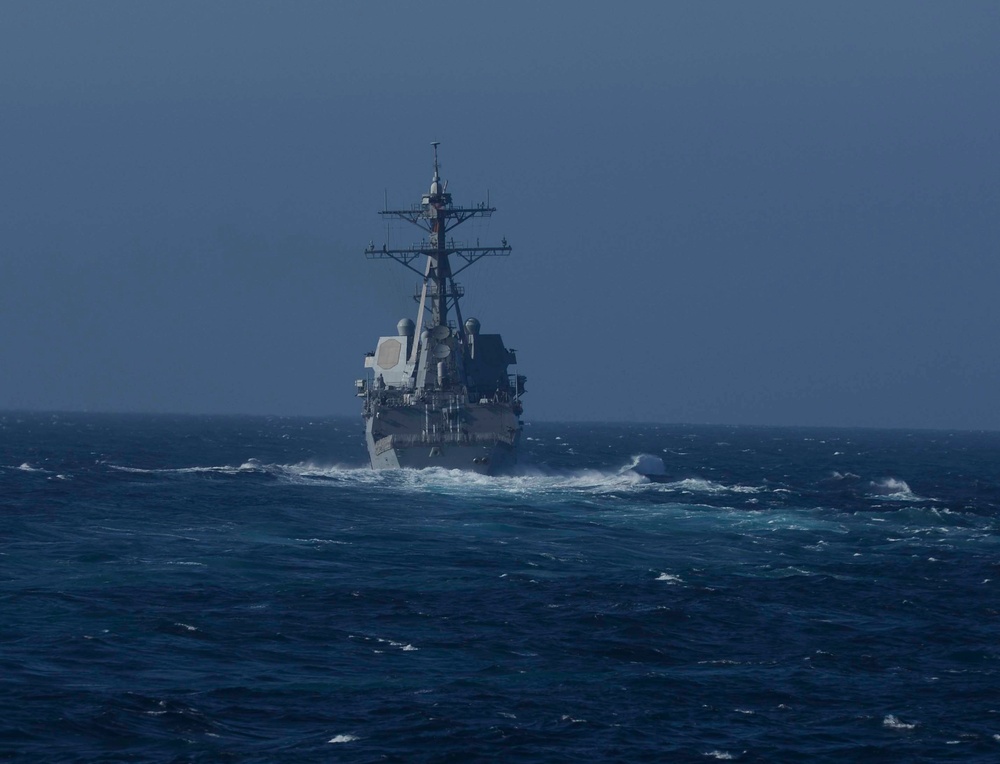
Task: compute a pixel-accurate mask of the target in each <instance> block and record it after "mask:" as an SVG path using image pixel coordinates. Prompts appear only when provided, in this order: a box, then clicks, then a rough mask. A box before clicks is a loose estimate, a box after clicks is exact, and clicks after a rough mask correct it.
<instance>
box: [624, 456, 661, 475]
mask: <svg viewBox="0 0 1000 764" xmlns="http://www.w3.org/2000/svg"><path fill="white" fill-rule="evenodd" d="M625 469H627V470H632V471H633V472H638V473H639V474H640V475H665V474H667V468H666V466H665V465H664V464H663V459H661V458H660V457H659V456H654V455H653V454H638V455H636V456H633V457H632V463H631V464H629V465H628V466H627V467H626V468H625Z"/></svg>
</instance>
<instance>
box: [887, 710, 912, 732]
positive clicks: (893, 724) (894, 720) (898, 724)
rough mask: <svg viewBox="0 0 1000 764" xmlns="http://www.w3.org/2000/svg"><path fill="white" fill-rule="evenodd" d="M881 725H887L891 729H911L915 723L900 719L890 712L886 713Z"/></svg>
mask: <svg viewBox="0 0 1000 764" xmlns="http://www.w3.org/2000/svg"><path fill="white" fill-rule="evenodd" d="M882 726H883V727H887V728H889V729H891V730H912V729H914V728H915V727H916V726H917V725H916V724H911V723H909V722H904V721H901V720H900V719H899V717H898V716H893V715H892V714H888V715H887V716H886V717H885V718H884V719H883V720H882Z"/></svg>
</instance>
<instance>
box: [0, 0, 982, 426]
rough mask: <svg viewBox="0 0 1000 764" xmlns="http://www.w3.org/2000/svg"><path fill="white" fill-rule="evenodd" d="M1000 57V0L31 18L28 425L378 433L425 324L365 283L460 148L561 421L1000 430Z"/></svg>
mask: <svg viewBox="0 0 1000 764" xmlns="http://www.w3.org/2000/svg"><path fill="white" fill-rule="evenodd" d="M998 41H1000V5H998V4H997V3H996V2H961V3H940V2H937V3H921V2H876V3H871V2H857V3H843V2H839V3H824V4H819V3H801V2H787V3H776V2H762V3H743V2H731V3H667V2H662V1H660V0H657V1H648V2H620V3H607V2H580V1H578V0H575V1H574V2H559V3H557V2H552V3H540V2H533V3H525V2H502V3H500V2H494V3H478V2H435V3H412V2H406V3H404V2H397V3H392V2H386V3H382V2H364V3H362V2H358V3H346V2H345V3H327V2H322V3H321V2H296V3H284V2H272V3H255V2H227V3H212V2H201V1H200V2H190V3H185V2H170V3H154V2H124V1H122V2H115V3H111V2H88V3H69V2H64V3H48V2H37V1H33V2H6V3H4V5H3V11H2V19H0V68H2V70H3V72H4V75H3V77H2V78H0V326H2V331H0V409H43V410H44V409H57V410H90V411H144V412H160V411H163V412H186V413H271V414H309V415H316V416H319V415H331V414H355V413H357V412H358V410H359V402H358V400H357V399H356V398H354V397H353V381H354V379H355V378H357V377H360V376H362V375H363V357H364V353H365V352H366V351H368V350H372V349H373V348H374V346H375V342H376V340H377V337H378V336H379V335H381V334H391V333H394V331H395V324H396V321H397V320H399V319H400V318H402V317H404V316H411V317H414V316H415V311H416V307H415V305H414V303H413V301H412V293H413V288H414V281H415V277H413V275H412V274H410V273H409V272H408V271H406V270H405V269H403V268H401V267H400V266H398V265H396V264H394V263H392V262H377V261H371V262H369V261H367V260H365V258H364V254H363V250H364V248H365V246H367V244H368V242H369V241H370V240H374V241H375V242H376V243H377V244H379V245H380V244H381V243H382V241H384V240H385V235H386V231H385V227H384V223H383V222H381V220H380V218H379V217H378V216H377V214H376V213H377V211H378V210H379V209H380V208H381V206H382V202H383V195H384V194H385V193H387V194H388V199H389V202H390V204H394V205H400V204H405V205H408V204H410V203H411V202H417V201H419V196H420V194H421V193H423V192H424V191H425V190H426V188H427V186H428V184H429V182H430V178H431V148H430V142H431V141H432V140H440V141H441V142H442V145H441V159H442V174H443V175H444V177H445V178H447V179H448V180H449V182H450V185H449V191H451V192H452V193H453V195H454V197H455V201H456V202H467V203H477V202H479V201H483V200H485V198H486V194H487V192H489V195H490V201H491V203H492V204H493V205H494V206H496V207H497V208H498V212H497V213H496V215H495V216H494V217H493V219H492V220H491V221H490V223H489V224H488V225H481V226H479V227H477V228H471V227H470V230H469V231H468V232H465V236H466V237H480V238H481V240H482V241H483V242H486V241H499V239H500V237H501V236H506V237H507V238H508V240H509V242H510V244H511V245H512V246H513V248H514V250H513V254H512V256H511V257H510V258H506V259H501V258H496V259H492V260H490V261H483V262H482V263H480V264H478V265H476V266H474V267H472V268H470V269H469V270H468V271H466V272H465V273H463V274H462V277H460V279H459V280H460V281H461V282H462V283H463V284H464V286H465V287H466V291H467V298H466V300H465V302H464V312H465V314H466V315H475V316H477V317H478V318H479V319H480V320H481V321H482V323H483V331H485V332H497V331H498V332H501V333H502V334H503V337H504V339H505V341H506V344H507V346H508V347H512V348H516V349H517V351H518V359H519V367H518V371H519V372H521V373H524V374H526V375H527V376H528V395H527V396H526V397H525V418H526V419H527V420H528V421H531V420H559V419H564V420H565V419H598V420H638V421H657V422H692V423H731V424H776V425H845V426H853V425H862V426H892V427H938V428H974V429H980V428H989V429H1000V352H998V346H1000V341H998V335H1000V300H998V290H1000V214H998V212H1000V97H998V94H1000V44H998ZM467 225H470V226H471V224H467ZM459 231H461V229H459ZM459 231H456V236H458V235H459ZM390 236H391V237H392V240H393V241H395V242H396V243H409V242H410V240H411V239H414V238H416V237H417V236H418V234H417V232H416V230H415V229H413V233H411V232H410V231H407V230H404V229H400V228H395V229H393V230H392V231H390ZM358 421H359V426H360V417H359V420H358Z"/></svg>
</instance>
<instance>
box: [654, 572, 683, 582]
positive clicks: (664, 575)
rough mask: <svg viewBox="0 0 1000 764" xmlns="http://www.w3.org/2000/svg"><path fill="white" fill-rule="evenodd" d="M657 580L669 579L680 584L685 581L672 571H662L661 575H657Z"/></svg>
mask: <svg viewBox="0 0 1000 764" xmlns="http://www.w3.org/2000/svg"><path fill="white" fill-rule="evenodd" d="M656 580H657V581H668V582H670V583H671V584H680V583H683V580H682V579H681V577H680V576H675V575H673V574H671V573H661V574H660V575H658V576H657V577H656Z"/></svg>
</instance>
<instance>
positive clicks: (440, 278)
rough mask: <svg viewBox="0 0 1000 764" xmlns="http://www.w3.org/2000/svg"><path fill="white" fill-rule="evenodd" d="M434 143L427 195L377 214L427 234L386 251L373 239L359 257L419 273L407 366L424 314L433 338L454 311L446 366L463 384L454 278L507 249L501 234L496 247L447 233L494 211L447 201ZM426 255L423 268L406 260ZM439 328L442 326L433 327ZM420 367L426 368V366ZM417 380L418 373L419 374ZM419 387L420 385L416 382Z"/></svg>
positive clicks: (458, 291)
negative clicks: (405, 206) (457, 261)
mask: <svg viewBox="0 0 1000 764" xmlns="http://www.w3.org/2000/svg"><path fill="white" fill-rule="evenodd" d="M431 145H432V146H433V147H434V177H433V178H432V180H431V187H430V190H429V192H428V193H426V194H424V195H423V197H422V199H421V201H420V204H414V205H412V206H411V207H410V208H409V209H395V210H393V209H385V210H381V211H380V212H379V214H380V215H381V216H382V217H383V218H398V219H400V220H405V221H406V222H408V223H412V224H413V225H415V226H417V227H419V228H422V229H424V230H426V231H427V237H426V238H424V239H423V240H421V241H420V242H419V243H417V244H413V245H411V246H409V247H403V248H400V249H390V248H389V247H388V246H387V245H386V244H383V245H382V248H381V249H376V248H375V245H374V243H373V244H370V245H369V246H368V248H367V249H366V250H365V257H367V258H368V259H374V260H382V259H390V260H395V261H396V262H398V263H400V264H401V265H404V266H405V267H407V268H409V269H410V270H411V271H413V272H414V273H416V274H417V275H418V276H420V277H421V279H422V282H423V285H422V287H421V290H420V295H419V297H418V300H419V302H420V309H419V311H418V314H417V325H416V338H417V341H416V342H414V343H413V349H412V352H411V354H410V357H409V359H408V362H409V364H410V366H411V368H412V366H413V364H414V363H415V362H416V360H417V359H418V358H419V357H420V355H419V354H420V353H421V351H422V350H423V351H426V348H422V347H421V346H422V345H423V343H424V339H423V331H422V327H423V322H424V314H425V313H429V314H430V316H429V326H428V332H429V334H430V335H431V337H433V339H435V340H441V339H443V338H445V337H448V336H449V335H450V334H451V332H450V329H447V327H448V315H449V311H451V310H454V311H455V317H456V319H457V326H458V331H457V332H456V342H457V347H456V348H455V350H456V351H458V352H456V353H455V356H457V358H453V359H452V361H451V362H452V364H455V365H456V367H457V370H458V371H459V378H460V384H464V382H465V380H464V378H463V377H464V375H463V374H462V372H461V365H462V361H461V359H462V358H463V357H464V349H465V332H464V330H463V328H462V312H461V309H460V307H459V304H458V302H459V299H460V298H461V297H462V295H463V293H464V290H463V289H462V287H461V286H460V285H459V284H457V283H456V282H455V276H456V275H458V274H459V273H461V272H462V271H464V270H465V269H466V268H468V267H469V266H470V265H472V264H473V263H475V262H476V261H478V260H480V259H481V258H483V257H506V256H507V255H509V254H510V251H511V248H510V246H509V245H508V244H507V239H506V238H504V239H503V240H502V241H501V243H500V245H499V246H487V247H481V246H479V242H478V241H477V242H476V246H474V247H470V246H465V244H464V243H463V242H456V241H455V240H454V239H453V238H451V237H449V236H448V234H449V233H450V232H451V231H452V230H453V229H454V228H456V227H457V226H459V225H461V224H462V223H464V222H465V221H466V220H469V219H471V218H488V217H490V216H491V215H492V214H493V213H494V212H496V208H495V207H489V206H487V204H483V203H480V204H479V205H477V206H474V207H455V206H453V205H452V201H451V194H450V193H448V192H447V188H448V184H447V182H444V181H442V180H441V173H440V165H439V163H438V146H439V145H440V141H433V142H432V143H431ZM422 255H423V256H426V258H427V262H426V265H425V267H424V269H423V271H420V270H418V269H417V268H415V267H414V266H413V265H412V263H413V261H414V260H416V259H417V258H419V257H420V256H422ZM452 255H454V256H456V257H458V258H460V259H461V260H462V261H464V264H462V265H461V266H460V267H459V268H458V269H456V270H452V265H451V260H450V258H451V256H452ZM439 327H446V328H445V329H439ZM422 371H424V372H426V369H423V370H422ZM421 378H422V375H421ZM418 387H422V385H418Z"/></svg>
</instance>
